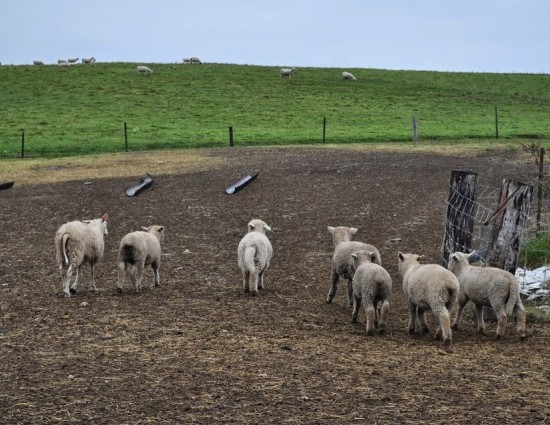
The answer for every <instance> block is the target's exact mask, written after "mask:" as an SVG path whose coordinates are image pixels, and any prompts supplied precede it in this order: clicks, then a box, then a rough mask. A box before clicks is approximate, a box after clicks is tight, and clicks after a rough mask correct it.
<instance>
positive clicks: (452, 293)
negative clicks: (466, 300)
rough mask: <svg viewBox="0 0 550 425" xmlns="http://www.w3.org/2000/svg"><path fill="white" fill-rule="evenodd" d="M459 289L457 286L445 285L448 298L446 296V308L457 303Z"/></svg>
mask: <svg viewBox="0 0 550 425" xmlns="http://www.w3.org/2000/svg"><path fill="white" fill-rule="evenodd" d="M459 289H460V287H459V286H454V285H447V294H448V298H447V302H446V303H445V305H446V306H447V308H452V306H453V305H455V304H456V303H457V301H458V293H459Z"/></svg>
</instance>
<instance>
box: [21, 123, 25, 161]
mask: <svg viewBox="0 0 550 425" xmlns="http://www.w3.org/2000/svg"><path fill="white" fill-rule="evenodd" d="M21 158H25V130H21Z"/></svg>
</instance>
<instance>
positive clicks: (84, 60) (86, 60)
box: [82, 56, 95, 64]
mask: <svg viewBox="0 0 550 425" xmlns="http://www.w3.org/2000/svg"><path fill="white" fill-rule="evenodd" d="M82 63H88V64H89V63H95V58H94V57H93V56H92V57H91V58H82Z"/></svg>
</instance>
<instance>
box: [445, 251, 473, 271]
mask: <svg viewBox="0 0 550 425" xmlns="http://www.w3.org/2000/svg"><path fill="white" fill-rule="evenodd" d="M474 254H475V251H472V252H471V253H469V254H466V253H464V252H454V253H452V254H451V255H449V261H448V263H447V268H448V269H449V270H450V271H451V272H453V273H454V272H456V271H457V270H458V269H459V267H463V266H467V265H468V264H470V257H472V256H473V255H474Z"/></svg>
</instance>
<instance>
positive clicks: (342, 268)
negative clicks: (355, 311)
mask: <svg viewBox="0 0 550 425" xmlns="http://www.w3.org/2000/svg"><path fill="white" fill-rule="evenodd" d="M328 231H329V232H330V233H331V234H332V242H333V245H334V254H333V256H332V270H331V272H330V289H329V291H328V295H327V303H331V302H332V301H333V300H334V296H335V295H336V289H337V285H338V279H340V277H343V278H344V279H347V280H348V307H351V306H352V305H353V286H352V279H353V274H354V273H355V265H354V263H353V258H352V256H351V254H353V253H354V252H357V251H359V250H362V249H365V250H367V251H372V252H373V253H374V255H375V256H376V259H375V260H374V263H376V264H378V265H382V259H381V258H380V252H378V249H377V248H376V247H375V246H374V245H370V244H366V243H363V242H356V241H352V240H351V237H352V235H354V234H355V233H357V228H355V227H345V226H339V227H332V226H328Z"/></svg>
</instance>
